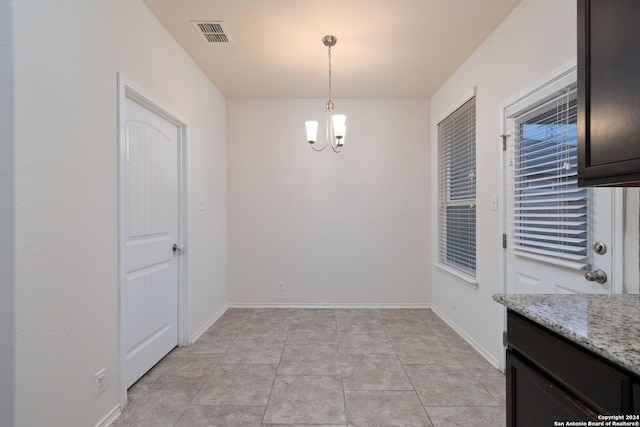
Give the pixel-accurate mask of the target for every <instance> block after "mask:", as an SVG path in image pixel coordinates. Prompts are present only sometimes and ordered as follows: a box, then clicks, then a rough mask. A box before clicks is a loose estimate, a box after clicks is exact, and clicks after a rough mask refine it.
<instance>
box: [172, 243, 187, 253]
mask: <svg viewBox="0 0 640 427" xmlns="http://www.w3.org/2000/svg"><path fill="white" fill-rule="evenodd" d="M178 251H179V252H182V251H184V245H179V244H177V243H174V244H173V252H178Z"/></svg>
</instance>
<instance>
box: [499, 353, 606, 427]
mask: <svg viewBox="0 0 640 427" xmlns="http://www.w3.org/2000/svg"><path fill="white" fill-rule="evenodd" d="M506 369H507V390H508V393H507V425H508V426H518V427H540V426H553V425H554V422H556V421H561V422H564V421H589V420H596V414H595V413H593V412H592V411H591V410H590V409H589V408H587V407H586V406H585V405H584V404H582V403H581V402H580V401H579V400H578V399H576V398H575V396H572V395H570V394H567V393H565V392H564V391H562V389H561V388H559V387H558V386H557V385H556V384H555V383H554V382H553V381H552V380H550V379H549V378H547V377H546V376H544V375H542V373H541V372H540V371H538V370H537V369H535V368H534V367H532V366H530V365H529V364H528V363H527V362H526V361H525V360H524V359H521V358H520V357H518V356H517V353H514V352H512V351H507V368H506Z"/></svg>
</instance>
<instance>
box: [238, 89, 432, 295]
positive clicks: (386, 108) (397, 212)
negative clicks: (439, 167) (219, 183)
mask: <svg viewBox="0 0 640 427" xmlns="http://www.w3.org/2000/svg"><path fill="white" fill-rule="evenodd" d="M325 103H326V100H323V99H288V100H284V99H280V100H278V99H276V100H274V99H268V100H262V99H232V100H229V101H228V103H227V117H228V121H227V128H228V140H229V143H228V148H227V150H228V164H227V167H228V172H229V175H228V219H229V221H228V233H229V244H228V256H229V263H228V268H229V303H230V304H328V305H332V304H352V305H357V304H365V305H385V304H396V305H402V304H426V303H428V302H429V284H428V271H429V267H428V265H429V263H428V260H429V244H428V242H429V232H428V226H429V209H428V200H429V186H428V183H427V182H428V169H427V167H428V164H429V106H428V101H427V100H373V99H366V100H335V105H336V112H337V113H344V114H346V115H347V125H348V132H347V141H346V145H345V147H344V148H343V150H342V151H341V152H340V154H334V153H333V152H332V151H331V149H330V148H327V150H325V151H323V152H319V153H318V152H314V151H313V150H312V149H311V148H310V147H309V146H308V143H307V142H306V141H305V140H306V137H305V133H304V121H305V120H311V119H315V120H318V121H320V122H321V127H322V129H323V127H324V106H325ZM322 129H320V130H319V132H318V133H319V134H320V135H323V132H324V131H323V130H322ZM279 280H284V281H285V283H286V286H287V290H286V291H285V292H281V293H279V292H277V283H278V281H279Z"/></svg>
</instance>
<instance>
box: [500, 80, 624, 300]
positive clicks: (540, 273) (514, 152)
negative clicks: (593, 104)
mask: <svg viewBox="0 0 640 427" xmlns="http://www.w3.org/2000/svg"><path fill="white" fill-rule="evenodd" d="M576 99H577V94H576V88H575V70H573V71H571V72H568V73H566V74H564V75H562V76H560V77H559V78H558V79H556V80H554V81H552V82H551V83H549V84H547V85H544V86H543V87H541V88H540V89H538V90H536V91H534V92H532V93H531V94H529V95H528V96H526V97H524V98H522V99H520V100H519V101H517V102H516V103H514V104H512V105H510V106H509V107H507V108H506V109H505V133H506V134H507V139H506V152H507V155H506V160H505V163H506V164H505V173H504V177H505V188H506V194H505V198H506V200H507V203H506V210H507V212H506V226H505V231H506V235H507V248H506V250H507V252H506V256H505V270H506V271H505V280H506V286H505V287H506V292H507V293H605V294H609V293H612V291H613V290H614V287H613V286H612V284H613V283H614V280H618V281H619V280H620V276H621V274H622V273H621V271H618V270H620V269H619V268H618V267H617V264H616V263H615V262H614V257H615V256H616V255H617V256H622V254H621V253H620V252H621V251H619V250H618V247H617V245H618V242H617V241H614V239H616V233H615V230H614V225H615V224H614V223H615V218H616V215H620V212H616V211H617V209H616V204H617V198H616V193H615V192H614V191H613V190H611V189H608V188H597V189H595V188H594V189H585V188H578V187H577V126H576V113H577V107H576ZM618 240H619V239H618ZM605 276H606V277H605Z"/></svg>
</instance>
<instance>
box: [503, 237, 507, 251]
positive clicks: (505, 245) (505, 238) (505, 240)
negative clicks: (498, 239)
mask: <svg viewBox="0 0 640 427" xmlns="http://www.w3.org/2000/svg"><path fill="white" fill-rule="evenodd" d="M502 248H503V249H507V235H506V234H503V235H502Z"/></svg>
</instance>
